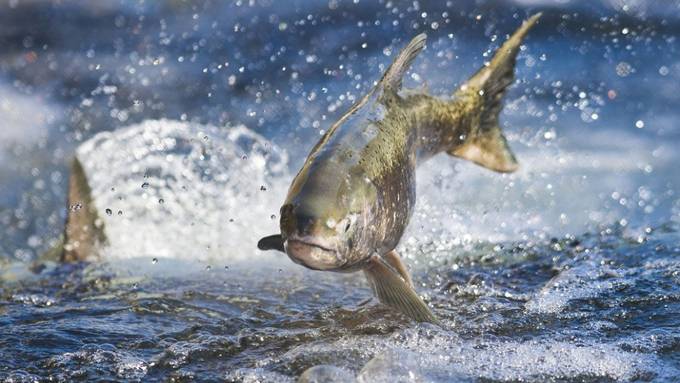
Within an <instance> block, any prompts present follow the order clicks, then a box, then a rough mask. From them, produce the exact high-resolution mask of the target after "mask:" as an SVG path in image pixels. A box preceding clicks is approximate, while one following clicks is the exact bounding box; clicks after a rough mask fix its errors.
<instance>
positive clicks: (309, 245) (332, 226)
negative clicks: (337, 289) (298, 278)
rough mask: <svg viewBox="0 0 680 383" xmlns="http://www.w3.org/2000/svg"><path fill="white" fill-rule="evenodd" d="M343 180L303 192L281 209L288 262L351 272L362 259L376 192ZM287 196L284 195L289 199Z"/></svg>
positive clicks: (367, 251)
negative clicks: (289, 260)
mask: <svg viewBox="0 0 680 383" xmlns="http://www.w3.org/2000/svg"><path fill="white" fill-rule="evenodd" d="M354 178H355V177H352V176H343V177H342V180H341V182H339V183H338V184H337V185H334V187H333V188H332V189H333V190H328V186H329V185H328V184H329V183H328V182H326V183H325V187H324V188H318V189H312V190H305V191H304V192H301V193H298V194H297V195H295V196H293V198H289V199H288V201H287V203H286V204H285V205H284V206H283V207H282V208H281V221H280V226H281V234H282V237H283V240H284V249H285V251H286V254H288V256H289V257H290V258H291V260H293V262H295V263H298V264H301V265H303V266H305V267H308V268H310V269H314V270H328V271H353V270H355V269H357V268H359V267H360V265H361V264H362V262H364V261H367V260H368V259H369V257H370V254H371V253H372V252H371V251H370V248H371V243H372V242H373V241H372V237H373V235H372V233H371V231H370V230H369V228H370V224H371V217H372V211H373V210H374V209H373V201H374V200H375V195H376V192H375V190H374V187H373V184H372V183H370V182H365V181H364V180H363V178H362V180H361V182H356V180H355V179H354ZM289 197H290V196H289Z"/></svg>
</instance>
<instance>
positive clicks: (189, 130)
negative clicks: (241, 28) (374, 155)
mask: <svg viewBox="0 0 680 383" xmlns="http://www.w3.org/2000/svg"><path fill="white" fill-rule="evenodd" d="M77 156H78V158H79V159H80V161H81V163H82V165H83V168H84V170H85V174H86V175H87V177H88V181H89V183H90V186H91V188H92V195H93V197H94V203H95V205H96V207H97V210H98V211H100V212H106V214H100V218H101V219H102V220H103V221H104V226H105V232H106V235H107V238H108V239H109V242H110V244H109V246H108V247H107V249H108V250H107V254H106V256H107V257H112V258H129V257H149V259H152V258H161V257H176V258H183V259H195V260H207V259H211V258H229V259H238V258H239V257H248V256H249V254H252V250H251V249H254V248H255V244H256V243H257V240H258V239H259V237H261V236H262V235H265V234H267V233H268V232H269V230H272V231H274V230H276V227H275V224H276V223H275V222H272V221H271V220H270V219H268V217H269V216H270V215H271V214H272V213H273V212H276V211H277V210H278V205H279V204H280V200H281V199H282V198H283V197H282V196H283V195H284V192H285V188H286V186H287V185H285V182H286V181H287V180H288V178H289V177H288V172H287V156H286V154H285V153H284V152H282V151H281V150H280V149H279V148H278V147H276V146H275V145H273V144H271V143H270V142H269V141H267V140H265V139H264V138H263V137H262V136H260V135H258V134H256V133H254V132H252V131H251V130H249V129H247V128H246V127H244V126H235V127H224V128H218V127H215V126H208V125H199V124H193V123H186V122H179V121H170V120H158V121H145V122H143V123H141V124H137V125H133V126H130V127H128V128H125V129H120V130H117V131H115V132H104V133H100V134H97V135H96V136H94V137H93V138H92V139H90V140H88V141H87V142H85V143H83V144H82V145H81V146H80V147H79V148H78V151H77ZM161 201H162V202H161ZM113 211H117V212H118V214H113ZM246 249H249V250H246Z"/></svg>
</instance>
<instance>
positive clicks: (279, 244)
mask: <svg viewBox="0 0 680 383" xmlns="http://www.w3.org/2000/svg"><path fill="white" fill-rule="evenodd" d="M257 248H258V249H260V250H278V251H280V252H283V253H285V252H286V250H285V249H284V248H283V237H281V234H274V235H270V236H267V237H264V238H262V239H260V240H259V241H258V242H257Z"/></svg>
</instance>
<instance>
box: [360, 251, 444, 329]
mask: <svg viewBox="0 0 680 383" xmlns="http://www.w3.org/2000/svg"><path fill="white" fill-rule="evenodd" d="M364 272H365V274H366V277H367V278H368V281H369V283H370V285H371V288H372V289H373V292H374V293H375V295H376V296H377V297H378V300H380V302H381V303H383V304H385V305H387V306H390V307H392V308H394V309H396V310H398V311H400V312H402V313H403V314H404V315H406V316H408V317H409V318H411V319H413V320H414V321H416V322H429V323H435V324H438V323H439V321H438V320H437V317H435V316H434V314H433V313H432V311H430V308H429V307H427V305H426V304H425V302H423V300H422V299H420V297H419V296H418V294H416V292H415V291H414V290H413V288H412V287H411V286H409V284H408V283H407V282H406V281H405V280H404V279H402V277H401V276H400V275H399V272H398V271H396V270H394V269H393V268H392V267H391V266H390V265H389V264H388V263H387V261H385V260H384V259H383V258H382V257H380V256H378V255H374V256H372V257H371V259H370V261H369V263H368V266H367V267H366V268H365V269H364Z"/></svg>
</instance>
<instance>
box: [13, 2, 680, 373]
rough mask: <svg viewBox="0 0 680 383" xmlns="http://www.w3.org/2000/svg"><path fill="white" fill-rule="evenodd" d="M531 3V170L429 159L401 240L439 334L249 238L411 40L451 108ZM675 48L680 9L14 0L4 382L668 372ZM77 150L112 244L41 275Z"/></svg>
mask: <svg viewBox="0 0 680 383" xmlns="http://www.w3.org/2000/svg"><path fill="white" fill-rule="evenodd" d="M539 11H541V12H543V17H542V18H541V20H540V22H539V23H538V25H537V26H536V27H535V28H534V29H533V30H532V31H531V33H530V34H529V35H528V37H527V39H526V41H525V42H524V44H523V47H522V50H521V52H520V53H519V57H518V61H517V68H516V82H515V84H514V85H513V86H512V87H511V89H510V91H509V93H508V94H507V96H506V99H505V108H504V110H503V112H502V114H501V124H502V126H503V129H504V131H505V133H506V135H507V137H508V139H509V142H510V146H511V147H512V148H513V150H514V151H515V152H516V154H517V157H518V159H519V161H520V165H521V168H520V170H519V171H518V172H516V173H513V174H511V175H499V174H495V173H493V172H490V171H488V170H485V169H482V168H479V167H477V166H475V165H473V164H469V163H465V162H463V161H459V160H456V159H452V158H449V157H447V156H445V155H441V156H438V157H435V158H433V159H431V160H430V161H428V162H427V163H426V164H424V165H422V166H421V167H420V168H419V170H418V172H417V177H418V202H417V206H416V211H415V215H414V217H413V219H412V221H411V224H410V226H409V228H408V230H407V232H406V234H405V236H404V238H403V240H402V242H401V244H400V246H399V248H398V250H399V251H400V252H401V254H402V256H403V257H404V259H405V261H406V263H407V264H408V266H409V268H410V269H411V270H412V271H413V276H414V280H415V281H416V283H417V289H418V291H419V293H420V294H423V296H424V298H425V300H426V301H427V302H428V303H429V304H430V306H431V307H432V308H433V310H434V312H435V313H436V314H437V315H438V316H439V317H440V318H441V319H442V322H443V323H444V326H443V327H441V328H439V327H434V326H428V325H422V324H421V325H416V324H413V323H410V322H408V321H407V320H405V319H404V318H402V317H400V316H398V315H397V314H395V313H393V312H391V311H390V310H386V309H384V308H382V307H381V306H379V305H375V304H370V305H366V306H358V303H359V302H361V301H362V300H365V299H366V298H368V297H369V296H370V290H369V288H368V286H367V284H366V283H365V280H364V279H363V277H362V275H361V273H355V274H341V275H338V274H334V273H319V272H312V271H309V270H306V269H303V268H302V267H300V266H298V265H295V264H293V263H292V262H290V261H289V260H288V259H287V258H286V257H285V256H281V255H276V254H271V253H263V252H259V251H257V250H256V249H255V243H256V241H257V239H258V238H259V237H260V236H261V235H266V234H272V233H275V232H276V231H277V226H278V219H277V215H278V208H279V206H280V203H281V201H282V200H283V198H284V196H285V191H286V188H287V186H288V184H289V182H290V180H291V177H292V174H294V173H295V172H296V171H297V169H298V168H299V167H300V165H301V164H302V161H303V159H304V157H305V156H306V154H307V153H308V151H309V150H310V149H311V147H312V146H313V145H314V143H316V141H317V140H318V139H319V137H320V136H321V134H323V132H324V131H325V130H326V129H328V127H329V126H330V125H331V124H332V123H333V122H334V121H335V120H336V119H337V118H338V117H339V116H341V115H342V114H343V113H344V111H345V110H346V109H347V108H348V107H349V106H350V105H351V104H352V103H353V102H354V101H356V100H357V99H358V98H359V97H361V96H362V95H363V94H364V93H365V92H366V91H368V90H369V89H370V87H371V86H372V85H373V82H374V81H375V80H376V79H378V78H379V77H380V75H381V73H382V72H383V71H384V69H385V68H386V67H387V65H389V63H390V62H391V61H392V60H393V59H394V57H395V55H396V54H397V52H398V51H399V50H400V49H401V48H402V47H403V46H404V45H405V44H406V42H407V41H409V40H410V39H411V38H412V37H413V36H414V35H416V34H418V33H420V32H426V33H427V34H428V43H427V49H426V50H425V51H424V52H423V53H422V54H421V55H420V56H419V58H418V59H417V60H416V61H415V65H414V66H413V68H412V69H411V70H410V71H409V72H408V75H407V78H406V79H405V86H406V87H410V88H423V87H427V88H429V91H430V92H431V93H432V94H435V95H443V96H447V95H451V94H452V92H453V91H454V90H455V89H456V87H457V86H458V85H460V84H461V83H462V82H463V81H465V79H467V78H468V77H469V76H470V75H471V74H473V73H474V72H475V71H476V70H477V69H478V68H479V67H481V66H482V65H483V64H484V62H485V61H488V60H489V59H490V57H491V55H492V54H493V52H494V50H495V49H496V48H497V47H498V46H500V44H501V43H502V42H503V41H504V40H505V39H506V37H507V36H508V34H510V33H512V32H513V31H514V30H515V29H516V28H517V27H518V26H519V25H520V24H521V22H522V20H524V19H526V18H527V17H528V16H530V15H531V14H533V13H535V12H539ZM679 38H680V2H679V1H677V0H669V1H643V0H589V1H586V0H583V1H577V0H555V1H544V0H508V1H501V0H484V1H483V0H476V1H396V0H376V1H368V0H325V1H302V0H293V1H275V0H237V1H217V0H197V1H180V0H168V1H150V0H146V1H144V0H138V1H123V0H98V1H87V0H53V1H46V0H0V227H1V228H2V230H0V274H1V275H0V380H7V381H31V382H33V381H47V380H52V381H53V380H56V381H73V380H75V379H82V380H88V379H89V380H92V379H106V380H124V381H125V380H126V381H141V380H144V381H193V380H210V381H224V380H226V381H238V382H240V381H277V382H278V381H290V382H292V381H295V380H296V379H297V377H298V376H299V375H300V374H302V373H303V372H304V371H306V370H307V369H308V368H311V367H313V366H318V365H331V366H333V367H328V368H327V369H326V370H323V369H322V371H321V372H320V374H321V373H326V374H330V375H325V376H331V375H332V376H335V377H336V378H337V381H348V380H351V379H352V378H354V377H358V380H359V381H363V382H376V381H390V382H391V381H398V379H400V378H403V377H405V376H409V377H410V378H412V380H414V381H446V382H450V381H485V382H486V381H488V382H495V381H535V382H545V381H551V382H571V381H578V382H583V381H589V382H590V381H592V382H595V381H608V382H609V381H665V382H674V381H677V377H678V376H680V372H679V371H680V357H679V355H680V336H679V335H678V334H680V319H678V318H680V287H679V286H680V261H679V260H680V247H679V246H678V244H679V243H680V240H679V236H678V232H679V231H678V223H679V222H680V172H679V171H678V166H677V164H678V163H679V162H680V153H679V151H678V147H679V144H680V125H679V123H678V121H680V92H679V91H678V89H679V87H678V84H679V80H680V54H679V53H680V41H678V39H679ZM152 120H160V121H152ZM168 142H169V143H170V144H168ZM173 145H174V146H173ZM170 147H172V149H168V148H170ZM76 152H77V153H78V155H79V157H82V158H81V160H83V162H84V165H85V168H86V173H87V176H88V177H89V178H90V181H91V183H92V187H93V192H94V194H95V195H94V197H95V199H96V201H97V208H98V209H99V213H100V218H102V219H103V220H104V221H105V227H106V229H107V235H108V236H109V241H110V243H109V244H110V246H109V251H107V252H106V253H105V257H103V259H102V260H101V262H92V263H80V264H57V263H54V262H45V263H44V264H40V265H38V266H35V265H33V263H32V262H33V261H34V260H36V259H39V258H40V257H41V254H43V253H44V252H45V251H46V250H48V249H50V248H51V247H52V246H53V245H54V244H55V243H57V241H58V238H59V235H60V234H61V232H62V230H63V222H64V220H65V217H66V214H67V211H68V208H69V207H68V206H67V204H66V189H67V183H68V176H69V171H68V166H69V164H70V162H71V160H72V158H73V157H74V155H75V154H76ZM171 160H172V161H171ZM177 180H179V181H181V182H179V181H178V182H175V181H177ZM192 180H193V181H192ZM171 181H172V182H175V183H171ZM102 212H105V213H102ZM31 265H32V266H31ZM34 266H35V267H34ZM317 372H318V371H317ZM318 376H324V375H323V374H322V375H318Z"/></svg>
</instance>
